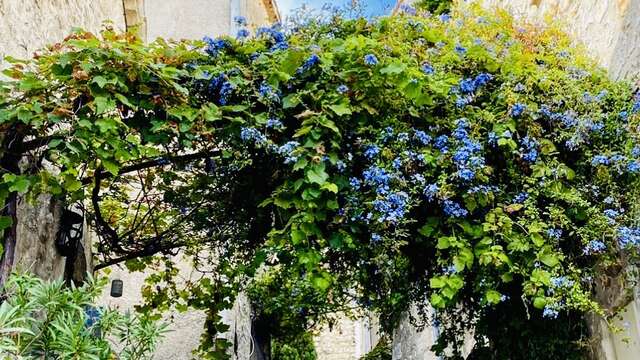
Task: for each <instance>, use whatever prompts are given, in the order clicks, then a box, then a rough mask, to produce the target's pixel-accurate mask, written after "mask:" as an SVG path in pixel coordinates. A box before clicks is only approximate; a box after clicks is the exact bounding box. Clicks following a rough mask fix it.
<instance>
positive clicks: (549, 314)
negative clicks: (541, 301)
mask: <svg viewBox="0 0 640 360" xmlns="http://www.w3.org/2000/svg"><path fill="white" fill-rule="evenodd" d="M558 315H560V313H559V312H558V310H554V309H552V308H549V307H545V308H544V310H543V311H542V316H543V317H545V318H547V319H557V318H558Z"/></svg>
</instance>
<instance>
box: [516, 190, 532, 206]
mask: <svg viewBox="0 0 640 360" xmlns="http://www.w3.org/2000/svg"><path fill="white" fill-rule="evenodd" d="M528 198H529V194H527V193H526V192H521V193H519V194H518V195H516V196H515V197H514V198H513V202H514V203H516V204H522V203H523V202H525V200H527V199H528Z"/></svg>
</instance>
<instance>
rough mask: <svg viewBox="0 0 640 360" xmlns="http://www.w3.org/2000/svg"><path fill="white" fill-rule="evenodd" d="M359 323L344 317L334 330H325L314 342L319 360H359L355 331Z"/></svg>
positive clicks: (326, 328) (327, 328)
mask: <svg viewBox="0 0 640 360" xmlns="http://www.w3.org/2000/svg"><path fill="white" fill-rule="evenodd" d="M357 326H358V324H357V322H356V321H354V320H351V319H349V318H346V317H343V318H340V319H339V320H338V323H337V324H335V325H334V326H333V327H332V328H329V327H325V328H323V329H322V330H321V331H320V332H319V333H318V335H317V336H315V337H314V339H313V342H314V344H315V347H316V352H317V354H318V359H327V360H357V359H358V358H357V357H356V339H355V330H356V327H357Z"/></svg>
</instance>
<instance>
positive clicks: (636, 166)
mask: <svg viewBox="0 0 640 360" xmlns="http://www.w3.org/2000/svg"><path fill="white" fill-rule="evenodd" d="M627 170H628V171H629V172H630V173H634V174H635V173H638V172H640V161H638V160H636V161H630V162H629V164H628V165H627Z"/></svg>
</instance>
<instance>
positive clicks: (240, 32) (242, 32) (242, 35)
mask: <svg viewBox="0 0 640 360" xmlns="http://www.w3.org/2000/svg"><path fill="white" fill-rule="evenodd" d="M249 35H251V34H250V33H249V30H247V29H240V30H238V33H237V34H236V37H237V38H238V39H246V38H248V37H249Z"/></svg>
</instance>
